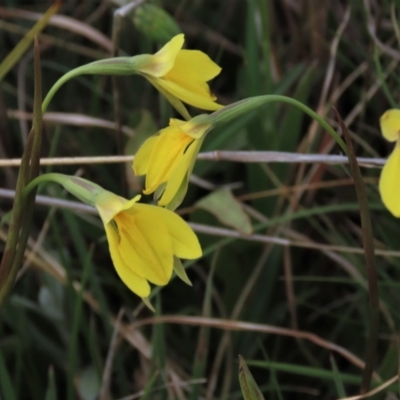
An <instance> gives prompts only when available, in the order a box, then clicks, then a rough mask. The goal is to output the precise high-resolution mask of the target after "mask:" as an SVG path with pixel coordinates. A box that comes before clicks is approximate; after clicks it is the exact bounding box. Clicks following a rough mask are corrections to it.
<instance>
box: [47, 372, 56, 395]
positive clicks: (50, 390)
mask: <svg viewBox="0 0 400 400" xmlns="http://www.w3.org/2000/svg"><path fill="white" fill-rule="evenodd" d="M45 400H57V388H56V382H55V380H54V369H53V367H52V366H50V368H49V384H48V386H47V390H46V398H45Z"/></svg>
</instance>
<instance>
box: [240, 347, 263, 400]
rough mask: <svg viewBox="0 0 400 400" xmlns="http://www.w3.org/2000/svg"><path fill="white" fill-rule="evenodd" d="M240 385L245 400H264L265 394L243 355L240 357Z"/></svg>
mask: <svg viewBox="0 0 400 400" xmlns="http://www.w3.org/2000/svg"><path fill="white" fill-rule="evenodd" d="M239 383H240V388H241V389H242V395H243V398H244V400H264V396H263V394H262V393H261V391H260V389H259V387H258V385H257V383H256V381H255V380H254V378H253V375H252V374H251V372H250V370H249V369H248V368H247V365H246V362H245V361H244V359H243V357H242V356H241V355H239Z"/></svg>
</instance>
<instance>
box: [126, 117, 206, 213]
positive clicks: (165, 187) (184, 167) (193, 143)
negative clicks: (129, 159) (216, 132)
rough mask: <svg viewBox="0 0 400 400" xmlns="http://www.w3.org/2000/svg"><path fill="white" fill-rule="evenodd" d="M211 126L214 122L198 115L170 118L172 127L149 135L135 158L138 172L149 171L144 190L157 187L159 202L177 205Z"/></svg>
mask: <svg viewBox="0 0 400 400" xmlns="http://www.w3.org/2000/svg"><path fill="white" fill-rule="evenodd" d="M200 117H201V116H200ZM196 118H198V117H196ZM210 129H211V124H209V123H196V119H193V120H191V121H187V122H185V121H181V120H178V119H173V118H171V120H170V123H169V127H167V128H165V129H161V130H160V131H159V132H158V133H157V134H155V135H153V136H151V137H149V138H148V139H147V140H146V141H145V142H144V143H143V145H142V146H141V147H140V149H139V150H138V152H137V153H136V155H135V158H134V160H133V170H134V172H135V174H136V175H146V183H145V190H144V191H143V193H145V194H149V193H153V192H155V191H156V198H158V199H159V201H158V205H160V206H167V208H170V209H175V208H176V207H177V206H178V205H179V204H180V203H181V201H182V200H183V197H184V195H185V193H186V191H187V186H188V182H189V176H190V174H191V172H192V170H193V167H194V164H195V162H196V157H197V154H198V152H199V150H200V147H201V145H202V143H203V140H204V137H205V134H206V133H207V132H208V131H209V130H210ZM157 192H159V193H157Z"/></svg>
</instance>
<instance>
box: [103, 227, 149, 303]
mask: <svg viewBox="0 0 400 400" xmlns="http://www.w3.org/2000/svg"><path fill="white" fill-rule="evenodd" d="M104 228H105V230H106V235H107V240H108V245H109V248H110V254H111V258H112V261H113V264H114V267H115V270H116V271H117V273H118V275H119V277H120V278H121V280H122V282H124V284H125V285H126V286H128V288H129V289H130V290H132V292H134V293H136V294H137V295H138V296H139V297H148V296H149V294H150V285H149V284H148V282H147V280H146V279H144V278H142V277H140V276H139V275H137V274H136V273H135V272H134V271H132V269H131V268H129V267H128V265H126V263H125V261H124V260H123V259H122V257H121V254H120V252H119V248H118V240H119V238H118V232H117V231H116V230H115V228H114V227H112V226H111V224H106V225H105V226H104Z"/></svg>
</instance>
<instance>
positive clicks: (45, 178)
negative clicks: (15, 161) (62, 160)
mask: <svg viewBox="0 0 400 400" xmlns="http://www.w3.org/2000/svg"><path fill="white" fill-rule="evenodd" d="M62 177H63V175H62V174H57V173H55V172H51V173H48V174H43V175H40V176H38V177H36V178H35V179H33V180H32V181H30V182H29V183H28V184H27V185H26V186H25V188H24V190H23V191H22V196H23V198H25V197H26V196H27V195H28V194H29V193H30V192H31V190H32V189H34V188H35V187H36V186H38V185H39V184H41V183H44V182H56V183H59V184H60V185H62V186H64V185H63V182H64V179H62Z"/></svg>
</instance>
